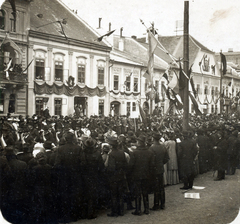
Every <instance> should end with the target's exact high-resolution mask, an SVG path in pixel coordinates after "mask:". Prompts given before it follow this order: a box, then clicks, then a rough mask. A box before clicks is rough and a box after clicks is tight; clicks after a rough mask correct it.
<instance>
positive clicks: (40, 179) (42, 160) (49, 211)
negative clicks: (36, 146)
mask: <svg viewBox="0 0 240 224" xmlns="http://www.w3.org/2000/svg"><path fill="white" fill-rule="evenodd" d="M36 160H37V162H38V165H36V166H34V167H33V169H32V170H31V174H30V180H29V181H30V182H31V185H32V187H33V203H34V204H33V208H32V209H33V214H34V215H33V220H34V223H58V222H57V217H56V214H55V210H54V207H53V192H54V189H53V188H52V187H53V183H52V180H53V178H52V167H51V166H50V165H48V164H47V156H46V153H45V152H39V153H38V154H37V155H36Z"/></svg>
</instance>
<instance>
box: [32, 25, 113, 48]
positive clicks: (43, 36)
mask: <svg viewBox="0 0 240 224" xmlns="http://www.w3.org/2000/svg"><path fill="white" fill-rule="evenodd" d="M29 36H30V37H33V38H38V39H43V40H47V41H54V42H58V43H63V44H71V45H74V46H78V47H84V48H90V49H93V50H100V51H105V52H110V51H111V47H108V46H102V45H98V44H94V43H90V42H86V41H81V40H76V39H72V38H68V40H69V42H70V43H68V41H67V40H66V38H65V37H60V36H57V35H53V34H47V33H42V32H37V31H34V30H29Z"/></svg>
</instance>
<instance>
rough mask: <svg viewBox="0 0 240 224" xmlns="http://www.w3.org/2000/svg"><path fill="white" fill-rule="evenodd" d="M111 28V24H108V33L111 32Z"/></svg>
mask: <svg viewBox="0 0 240 224" xmlns="http://www.w3.org/2000/svg"><path fill="white" fill-rule="evenodd" d="M111 26H112V24H111V23H109V30H108V31H109V32H110V31H111V29H112V28H111Z"/></svg>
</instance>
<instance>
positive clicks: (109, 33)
mask: <svg viewBox="0 0 240 224" xmlns="http://www.w3.org/2000/svg"><path fill="white" fill-rule="evenodd" d="M114 31H115V30H112V31H110V32H108V33H106V34H104V35H102V36H101V37H98V38H97V41H98V42H101V41H102V39H103V37H108V36H110V35H111V34H112V33H114Z"/></svg>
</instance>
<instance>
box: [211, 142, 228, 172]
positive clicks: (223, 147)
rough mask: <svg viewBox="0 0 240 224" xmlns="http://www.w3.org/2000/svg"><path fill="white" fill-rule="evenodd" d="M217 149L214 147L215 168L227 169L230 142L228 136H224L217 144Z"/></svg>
mask: <svg viewBox="0 0 240 224" xmlns="http://www.w3.org/2000/svg"><path fill="white" fill-rule="evenodd" d="M216 147H217V148H216V149H214V151H213V153H214V170H225V169H227V158H228V157H227V150H228V142H227V140H226V138H222V139H221V140H219V142H218V143H217V144H216Z"/></svg>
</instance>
